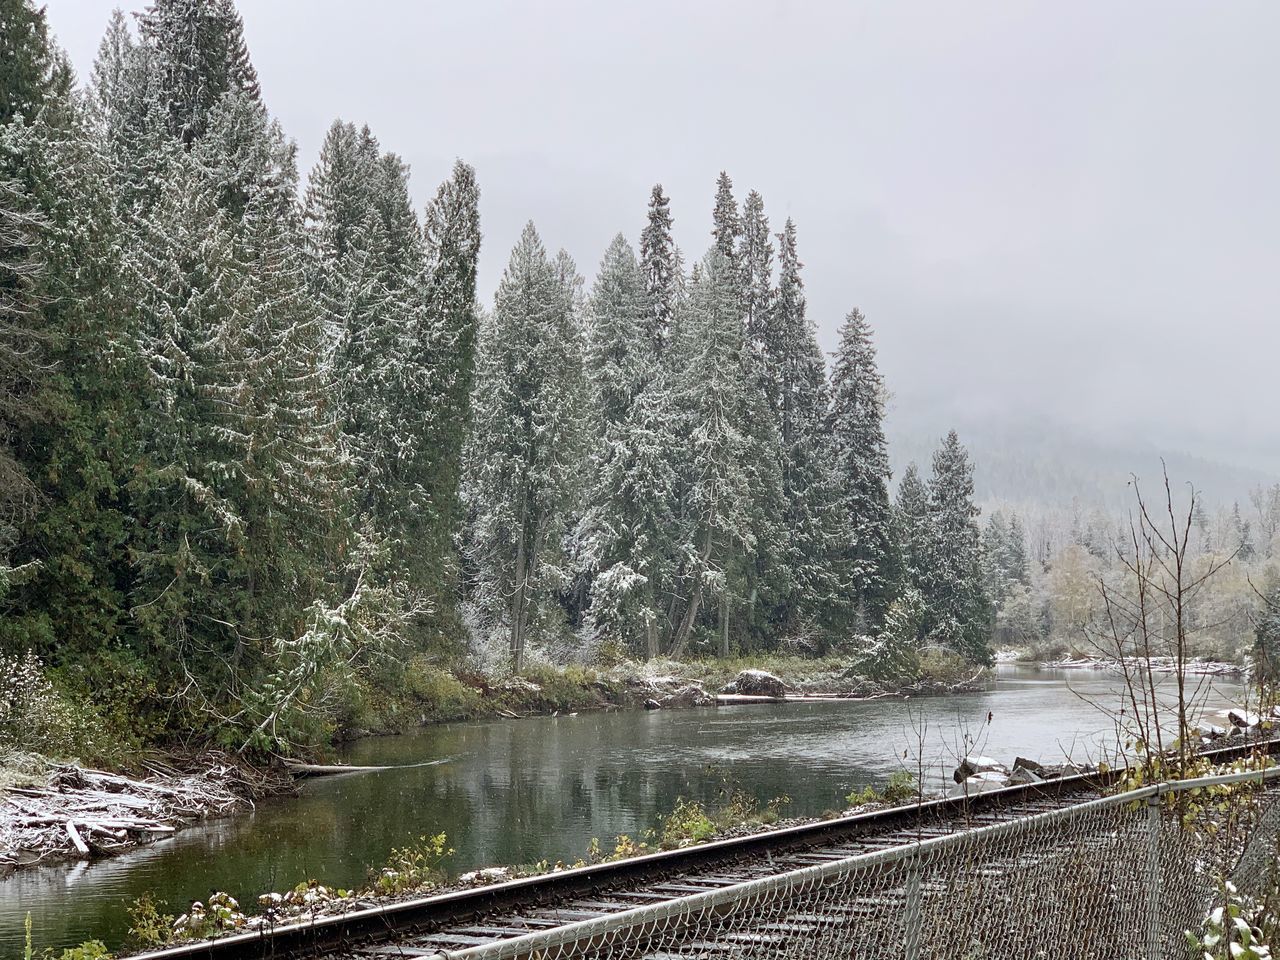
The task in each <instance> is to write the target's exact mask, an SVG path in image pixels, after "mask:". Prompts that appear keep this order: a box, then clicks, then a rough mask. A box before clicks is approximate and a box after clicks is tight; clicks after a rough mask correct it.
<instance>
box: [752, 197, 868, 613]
mask: <svg viewBox="0 0 1280 960" xmlns="http://www.w3.org/2000/svg"><path fill="white" fill-rule="evenodd" d="M752 197H753V198H754V199H752V198H748V203H747V214H746V216H745V217H744V221H745V222H746V223H747V227H746V229H745V232H744V237H743V257H742V260H743V263H744V265H745V267H744V269H745V272H746V274H747V275H748V278H749V279H748V291H749V292H748V297H747V299H748V303H749V304H750V303H752V302H755V303H756V307H754V308H753V309H755V310H756V312H757V316H756V317H755V318H754V319H753V317H752V315H751V312H750V309H749V312H748V317H747V325H746V330H747V332H748V336H749V338H750V337H751V331H752V330H754V331H755V335H754V338H751V340H750V342H751V349H749V350H748V351H747V356H746V361H747V363H748V368H749V372H750V373H752V374H754V376H753V377H751V382H752V383H754V384H758V385H759V386H758V397H759V403H760V406H761V408H762V409H763V410H764V411H765V413H764V417H765V418H766V419H767V420H768V421H771V423H770V426H771V427H772V429H768V430H762V429H761V424H760V423H759V422H758V421H755V420H751V421H748V422H747V423H746V429H747V430H748V431H749V432H750V433H751V434H752V435H753V436H754V437H755V438H756V443H757V445H758V447H759V449H760V450H761V454H762V456H767V457H771V458H772V459H774V460H776V461H777V462H778V464H779V467H780V471H781V499H780V501H779V503H778V504H777V505H776V506H774V505H771V504H768V503H766V504H765V516H766V517H768V516H769V514H770V512H771V509H770V508H772V510H774V511H776V512H777V514H778V515H779V517H780V536H778V537H776V538H773V539H769V538H766V537H763V536H762V537H760V538H759V539H760V543H761V544H762V547H763V548H764V549H762V550H761V554H762V559H763V560H764V563H763V564H762V565H761V567H762V569H761V572H762V579H763V580H764V583H765V585H766V586H767V585H768V582H769V581H768V579H767V578H765V576H764V575H765V574H767V573H768V572H769V571H770V570H773V571H775V573H774V580H775V582H776V583H777V584H778V588H779V589H778V591H777V594H778V600H779V604H778V608H777V609H776V610H775V611H774V612H773V614H772V616H771V618H770V619H771V621H772V622H771V624H770V627H771V632H775V633H776V632H778V631H783V632H792V631H794V630H796V629H798V628H800V627H801V626H802V625H806V624H813V623H814V622H816V621H824V622H825V623H826V625H830V621H831V614H832V607H833V605H834V604H835V603H836V598H837V596H838V595H839V594H840V592H841V590H842V589H843V588H844V587H846V586H847V584H842V583H841V582H840V579H839V575H838V572H837V571H835V570H834V569H833V568H832V565H831V563H830V558H831V553H832V551H833V549H834V548H835V545H836V543H837V542H838V540H839V531H838V523H839V518H838V517H837V515H836V513H835V512H834V511H833V508H834V507H835V504H836V496H837V493H836V488H835V481H834V476H833V474H832V471H831V464H830V452H831V451H830V445H829V443H828V440H829V435H828V429H827V424H826V422H825V421H826V415H827V406H828V395H827V382H826V364H825V362H824V361H823V357H822V351H821V349H820V348H819V346H818V340H817V334H816V332H815V330H814V328H813V324H812V322H810V320H809V319H808V316H807V314H806V308H805V298H804V283H803V281H802V280H801V277H800V270H801V267H802V264H801V263H800V260H799V257H798V255H797V250H796V233H795V225H794V224H793V223H792V222H791V221H790V220H788V221H787V224H786V227H785V229H784V230H783V232H782V233H780V234H778V243H779V250H780V255H779V277H778V289H777V291H776V293H773V292H771V291H768V285H769V272H770V269H771V263H770V262H771V259H772V247H771V245H768V244H762V243H761V242H760V240H759V237H758V236H756V238H755V239H754V240H753V239H752V237H753V235H755V234H758V233H759V232H760V231H761V230H762V229H763V230H766V231H767V227H768V225H767V222H765V221H764V219H763V208H762V205H761V204H760V202H759V196H758V195H757V194H753V195H752ZM752 288H754V292H751V291H752ZM765 489H768V488H767V487H766V488H765ZM768 529H769V526H768V525H766V527H765V530H766V531H767V530H768ZM755 588H756V585H755V584H752V589H755Z"/></svg>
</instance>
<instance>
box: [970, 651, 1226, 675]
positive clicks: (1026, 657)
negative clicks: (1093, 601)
mask: <svg viewBox="0 0 1280 960" xmlns="http://www.w3.org/2000/svg"><path fill="white" fill-rule="evenodd" d="M994 656H995V662H996V663H997V664H1003V663H1022V664H1034V665H1036V666H1038V667H1040V668H1041V669H1042V670H1107V671H1114V672H1117V673H1122V672H1124V669H1125V667H1126V666H1127V667H1128V668H1129V669H1130V670H1133V669H1135V668H1139V667H1145V666H1146V665H1147V664H1148V663H1149V664H1150V667H1151V672H1152V673H1157V674H1175V673H1177V672H1178V663H1177V660H1175V659H1174V658H1173V657H1151V658H1150V659H1149V660H1148V659H1145V658H1139V657H1125V658H1123V659H1121V658H1118V657H1102V656H1093V655H1090V656H1070V655H1069V656H1066V657H1060V658H1057V659H1052V660H1045V659H1044V658H1043V657H1037V656H1034V655H1033V653H1032V652H1031V651H1029V650H1016V649H1005V650H997V651H996V652H995V655H994ZM1248 672H1249V666H1248V664H1244V663H1231V662H1228V661H1223V660H1210V659H1208V658H1206V657H1189V658H1187V659H1186V660H1185V661H1184V662H1183V664H1182V673H1183V674H1184V675H1186V676H1195V677H1237V676H1243V675H1245V674H1247V673H1248Z"/></svg>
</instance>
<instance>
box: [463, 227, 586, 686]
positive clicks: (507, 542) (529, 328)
mask: <svg viewBox="0 0 1280 960" xmlns="http://www.w3.org/2000/svg"><path fill="white" fill-rule="evenodd" d="M570 265H571V261H569V260H568V258H567V257H564V256H558V257H557V258H556V259H555V261H554V262H553V261H552V260H551V259H550V258H548V256H547V253H546V249H545V248H544V247H543V245H542V241H541V240H540V239H539V237H538V233H537V231H536V230H535V229H534V226H533V224H529V225H528V226H526V227H525V230H524V233H523V234H522V235H521V238H520V242H519V243H518V244H517V245H516V247H515V249H514V250H513V251H512V254H511V260H510V263H509V264H508V266H507V269H506V271H505V272H504V273H503V276H502V281H501V283H500V284H499V285H498V292H497V296H496V299H495V303H494V310H493V313H492V314H491V315H490V316H488V317H487V318H486V319H485V322H484V323H483V324H482V326H481V336H480V342H479V350H478V353H477V367H476V380H475V389H474V391H473V398H472V408H473V410H474V417H475V419H474V425H473V428H472V435H471V440H470V442H469V444H468V451H467V457H466V462H467V466H468V470H467V486H466V499H467V503H468V506H469V508H470V510H471V512H472V515H473V518H474V520H473V524H472V531H471V537H470V544H469V553H470V556H471V559H472V562H473V563H474V564H475V567H476V570H477V577H478V583H477V599H478V600H479V602H480V605H481V607H482V609H483V610H484V611H485V612H486V613H487V615H488V616H489V618H490V620H491V622H493V623H495V624H499V625H501V626H503V627H504V628H505V630H506V632H507V634H508V637H509V648H510V654H511V663H512V666H513V667H514V669H516V670H517V671H519V670H521V669H522V668H523V665H524V658H525V652H526V648H527V644H528V641H529V639H530V638H531V637H533V636H536V635H537V634H538V633H539V632H540V631H541V630H542V629H546V628H550V627H553V625H554V624H553V621H554V618H555V604H554V603H553V602H552V601H551V599H550V598H551V595H552V594H553V593H554V591H555V590H556V589H557V588H558V587H560V586H562V585H563V583H564V580H565V573H564V568H563V563H562V562H561V558H560V556H559V554H560V552H561V545H562V542H563V540H564V537H565V535H566V533H567V524H568V522H569V515H570V511H571V510H572V508H573V506H574V505H575V503H576V497H577V493H578V489H579V484H580V482H581V479H582V478H581V466H580V461H581V448H582V442H583V421H584V413H585V403H586V398H585V387H584V383H583V344H582V336H581V332H580V329H579V318H578V316H577V313H576V300H577V290H576V288H577V277H576V274H572V273H571V272H570Z"/></svg>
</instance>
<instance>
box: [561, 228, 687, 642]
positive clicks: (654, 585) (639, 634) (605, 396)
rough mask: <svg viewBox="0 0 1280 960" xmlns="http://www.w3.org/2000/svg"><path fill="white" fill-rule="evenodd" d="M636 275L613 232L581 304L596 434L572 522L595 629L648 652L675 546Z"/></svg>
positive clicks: (659, 386) (642, 284)
mask: <svg viewBox="0 0 1280 960" xmlns="http://www.w3.org/2000/svg"><path fill="white" fill-rule="evenodd" d="M646 281H647V278H646V276H645V274H644V272H643V270H642V268H641V265H640V263H639V262H638V261H637V260H636V257H635V254H634V253H633V252H632V250H631V247H630V246H629V245H628V244H627V242H626V240H625V239H624V238H623V237H622V236H621V235H619V236H618V237H616V238H615V239H614V241H613V242H612V243H611V244H610V245H609V249H608V250H607V251H606V252H605V255H604V259H603V260H602V262H601V264H600V271H599V273H598V275H597V279H596V282H595V286H594V288H593V290H592V294H591V299H590V305H589V309H588V317H589V320H590V326H589V336H588V351H587V369H588V371H589V379H590V382H591V392H592V398H593V413H594V416H593V423H594V425H595V427H596V431H597V436H595V437H593V438H592V439H593V444H592V450H593V451H594V453H593V457H592V486H591V495H590V497H589V499H588V506H587V511H586V515H585V517H584V519H583V523H582V527H583V539H584V545H583V546H584V550H583V553H584V560H585V564H586V566H587V567H588V569H589V571H590V572H591V574H592V575H593V578H594V579H593V583H592V592H591V608H592V614H593V618H594V620H595V622H596V624H597V626H599V627H600V628H602V629H605V630H610V631H614V632H616V634H618V635H620V636H621V637H622V638H623V639H624V640H625V641H627V642H628V643H630V644H631V645H632V646H633V647H634V648H636V649H638V650H639V651H641V652H643V653H644V654H645V655H646V656H647V657H653V656H656V655H657V654H658V652H659V638H660V634H661V633H663V632H665V630H664V627H663V626H662V625H661V623H660V621H661V618H662V613H661V610H660V609H659V606H658V598H659V596H660V595H661V594H660V586H661V584H662V582H663V580H664V579H665V577H666V576H667V575H668V572H669V566H670V560H669V558H670V556H671V555H672V553H673V552H674V546H675V545H674V541H673V539H672V532H673V531H672V525H673V515H672V513H671V509H672V505H673V496H674V487H675V477H674V470H673V467H672V461H673V459H674V456H673V449H674V443H675V437H674V436H673V435H672V431H671V429H670V428H671V422H672V410H671V399H670V395H669V392H668V390H667V389H666V383H665V376H664V374H663V371H662V369H661V367H660V365H659V358H658V355H657V354H656V352H655V350H654V344H653V339H652V335H651V326H650V323H651V321H652V318H653V313H652V311H651V309H650V308H651V301H650V300H649V298H648V291H647V289H646V286H647V283H646Z"/></svg>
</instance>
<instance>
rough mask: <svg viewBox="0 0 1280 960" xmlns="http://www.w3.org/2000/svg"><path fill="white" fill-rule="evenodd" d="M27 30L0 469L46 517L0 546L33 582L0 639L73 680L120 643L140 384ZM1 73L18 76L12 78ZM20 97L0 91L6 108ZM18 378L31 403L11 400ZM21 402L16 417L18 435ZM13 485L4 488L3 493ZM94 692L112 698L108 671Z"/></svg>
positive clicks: (71, 142)
mask: <svg viewBox="0 0 1280 960" xmlns="http://www.w3.org/2000/svg"><path fill="white" fill-rule="evenodd" d="M24 6H25V5H24ZM13 12H14V11H13V10H12V9H10V10H8V11H6V12H5V17H6V18H7V17H8V16H10V15H12V14H13ZM27 12H28V13H29V12H30V8H29V7H27ZM10 22H11V21H10ZM28 27H30V32H29V33H27V34H26V40H27V41H28V43H32V44H34V43H38V44H40V45H44V47H45V48H44V49H43V51H41V50H39V49H37V48H36V47H33V46H28V47H27V48H26V53H27V54H30V55H31V56H33V57H34V60H35V61H36V62H38V63H39V64H40V66H39V68H38V69H36V70H34V71H33V72H30V73H26V74H25V75H27V76H39V77H43V79H42V80H41V81H40V82H41V84H42V85H43V88H42V90H41V91H40V96H39V100H38V102H36V101H33V100H32V99H31V98H32V96H34V94H33V93H32V92H31V90H29V89H28V90H27V92H25V93H22V94H21V100H22V101H23V102H22V104H19V102H18V101H17V100H14V99H6V101H5V102H6V109H8V110H9V113H8V115H9V116H10V117H11V118H12V119H11V120H10V122H9V123H8V124H7V125H6V126H5V127H2V128H0V235H2V237H0V244H2V247H0V264H3V267H2V268H0V270H2V271H3V273H2V274H0V312H2V313H3V314H4V317H3V326H4V331H5V332H4V336H3V338H0V380H2V381H5V382H4V383H3V388H4V399H3V401H0V404H2V405H0V432H2V431H4V428H5V427H10V428H11V430H10V432H9V436H8V437H7V438H6V439H7V440H8V441H9V445H8V452H9V455H10V457H11V459H9V460H8V461H7V463H4V465H5V466H9V467H12V466H13V465H15V464H16V465H20V470H21V473H20V475H21V476H22V477H23V478H24V479H25V481H27V482H29V484H30V486H28V487H26V488H25V492H26V494H27V495H28V496H33V497H34V500H28V501H27V502H28V503H31V504H33V505H35V504H38V506H39V510H38V511H28V512H26V513H21V514H18V515H17V516H18V517H19V518H20V520H21V523H19V524H18V526H17V529H16V530H13V531H10V532H11V534H12V535H11V536H10V537H9V538H6V539H7V542H6V544H5V546H6V547H12V548H13V550H14V553H15V557H14V559H15V560H16V562H17V565H18V566H19V568H20V569H23V570H25V571H26V572H27V574H28V576H27V577H26V578H25V580H24V582H23V583H22V584H21V585H19V587H20V589H19V590H18V591H17V592H16V593H15V595H14V596H13V597H12V598H11V602H12V608H11V609H10V610H9V611H8V612H7V615H6V616H4V617H0V624H2V629H0V634H2V635H3V637H4V640H5V642H6V643H7V644H13V645H16V646H19V647H23V646H25V647H33V648H34V649H36V650H37V652H38V653H40V654H42V655H43V656H44V657H46V658H49V659H52V660H54V661H55V662H58V663H60V664H67V665H69V672H68V677H69V678H70V676H71V675H72V672H74V671H76V670H80V671H84V670H88V671H89V674H90V676H91V675H92V670H93V668H92V666H91V664H93V663H94V662H96V663H97V664H98V666H99V667H101V666H102V663H101V660H95V658H97V657H98V655H99V654H103V653H106V652H108V651H109V650H117V651H118V650H121V649H122V648H123V645H124V641H125V640H126V639H127V637H126V636H125V633H126V627H127V619H128V618H127V612H126V611H127V603H126V593H127V590H128V584H129V579H130V576H131V570H130V566H129V563H128V557H127V554H126V550H127V544H128V537H129V532H130V529H131V521H130V516H129V504H128V500H127V496H126V495H125V492H124V486H125V483H126V480H127V478H128V477H129V476H130V474H131V472H132V469H133V455H134V453H135V450H134V447H133V444H134V442H135V440H136V432H135V425H136V419H137V418H136V403H137V397H138V395H139V392H140V390H139V368H138V366H137V363H136V358H137V354H136V351H135V349H134V345H133V335H134V320H135V313H134V310H133V308H132V306H131V300H132V298H131V296H130V291H129V290H128V289H127V288H126V287H125V285H124V282H123V273H124V271H123V269H122V264H121V256H122V250H123V248H124V246H125V239H124V237H123V231H122V229H121V223H120V221H119V220H118V219H117V217H116V216H115V200H114V198H113V196H112V194H111V192H110V187H109V180H108V177H107V167H106V164H105V162H104V158H103V156H102V153H101V151H100V150H99V149H98V144H97V142H96V139H95V136H94V131H93V129H92V128H91V126H90V125H89V123H88V122H87V121H86V118H85V115H84V113H83V111H82V110H81V108H80V104H79V103H78V102H77V99H76V98H75V97H74V96H73V95H72V94H71V92H70V90H69V72H67V71H66V68H65V66H64V64H65V60H64V58H63V57H62V54H61V52H60V51H57V50H55V49H53V48H52V47H51V46H50V45H49V41H48V35H47V30H46V29H45V28H44V26H43V13H41V14H40V16H39V21H38V22H29V23H28ZM14 39H16V38H14V37H7V39H6V41H5V42H6V43H8V42H10V41H12V40H14ZM6 68H7V69H9V70H10V71H16V72H17V73H19V74H22V73H23V71H22V69H21V65H20V64H19V63H16V62H9V61H6ZM10 75H12V73H11V74H10ZM13 95H14V90H13V88H6V91H5V94H4V96H5V97H6V98H9V97H12V96H13ZM28 113H29V115H28ZM14 377H16V378H17V379H18V380H19V382H20V385H21V386H22V387H25V388H26V389H25V390H23V389H20V390H19V391H18V392H17V394H16V395H15V394H14V393H12V392H11V390H12V387H11V383H12V379H13V378H14ZM15 400H16V401H17V402H18V403H19V404H20V405H21V406H22V407H23V408H24V409H22V411H21V412H22V413H23V414H24V415H23V416H21V417H19V418H17V419H16V421H15V419H14V418H13V413H14V410H13V407H12V403H13V402H14V401H15ZM5 459H6V458H4V457H3V455H0V462H3V461H5ZM0 469H2V467H0ZM11 477H12V475H11V474H9V473H7V472H6V473H5V475H4V477H3V480H0V483H4V482H7V481H8V480H10V479H11ZM33 491H34V493H33ZM6 515H7V516H14V514H12V513H6ZM3 559H4V557H3V554H0V566H3ZM0 579H4V577H3V576H0ZM2 592H3V590H0V593H2ZM98 679H99V680H100V681H101V682H102V683H109V682H111V677H110V674H109V671H106V670H105V669H104V670H102V672H101V673H100V675H99V678H98ZM84 689H86V690H88V689H90V685H89V684H86V685H85V686H84Z"/></svg>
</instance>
